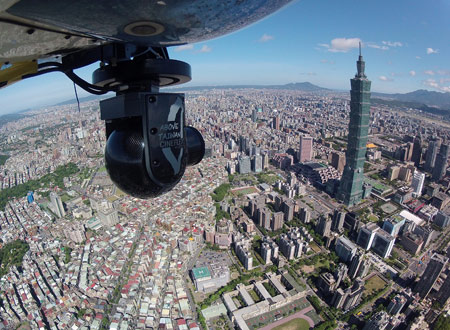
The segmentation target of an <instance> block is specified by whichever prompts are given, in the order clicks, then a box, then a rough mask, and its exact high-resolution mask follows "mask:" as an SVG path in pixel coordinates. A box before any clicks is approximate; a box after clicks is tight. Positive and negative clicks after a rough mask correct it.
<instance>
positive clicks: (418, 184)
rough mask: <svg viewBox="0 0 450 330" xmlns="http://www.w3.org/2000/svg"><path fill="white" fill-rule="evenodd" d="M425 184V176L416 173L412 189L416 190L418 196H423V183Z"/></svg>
mask: <svg viewBox="0 0 450 330" xmlns="http://www.w3.org/2000/svg"><path fill="white" fill-rule="evenodd" d="M424 182H425V174H424V173H420V172H417V171H416V172H414V175H413V179H412V183H411V187H412V188H413V189H414V191H413V192H414V194H416V196H421V195H422V189H423V183H424Z"/></svg>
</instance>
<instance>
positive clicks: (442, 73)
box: [436, 70, 450, 76]
mask: <svg viewBox="0 0 450 330" xmlns="http://www.w3.org/2000/svg"><path fill="white" fill-rule="evenodd" d="M436 73H437V74H438V75H440V76H450V71H449V70H437V71H436Z"/></svg>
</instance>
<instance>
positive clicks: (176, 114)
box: [100, 92, 205, 198]
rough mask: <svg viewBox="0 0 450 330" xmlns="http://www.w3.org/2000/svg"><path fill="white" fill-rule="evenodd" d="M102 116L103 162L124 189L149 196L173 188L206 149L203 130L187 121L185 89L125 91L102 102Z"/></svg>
mask: <svg viewBox="0 0 450 330" xmlns="http://www.w3.org/2000/svg"><path fill="white" fill-rule="evenodd" d="M100 110H101V119H103V120H105V121H106V132H107V143H106V148H105V165H106V169H107V171H108V173H109V175H110V177H111V180H112V181H113V182H114V183H115V184H116V185H117V186H118V187H119V188H120V189H122V190H123V191H125V192H126V193H128V194H130V195H132V196H135V197H139V198H150V197H156V196H159V195H161V194H163V193H165V192H167V191H169V190H171V189H172V188H173V187H174V186H175V185H176V184H177V183H178V182H179V181H180V180H181V178H182V176H183V174H184V171H185V169H186V166H190V165H195V164H198V163H199V162H200V161H201V160H202V158H203V156H204V153H205V142H204V140H203V137H202V135H201V134H200V133H199V132H198V131H197V130H196V129H195V128H193V127H189V126H185V122H186V121H185V105H184V94H171V93H145V92H143V93H139V92H134V93H126V94H122V95H118V96H116V97H113V98H111V99H107V100H103V101H101V102H100Z"/></svg>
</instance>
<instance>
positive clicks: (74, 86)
mask: <svg viewBox="0 0 450 330" xmlns="http://www.w3.org/2000/svg"><path fill="white" fill-rule="evenodd" d="M73 89H74V91H75V98H76V99H77V104H78V112H81V109H80V100H79V99H78V93H77V85H76V84H75V83H73Z"/></svg>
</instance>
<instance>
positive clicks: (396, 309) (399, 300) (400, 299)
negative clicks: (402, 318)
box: [387, 294, 408, 315]
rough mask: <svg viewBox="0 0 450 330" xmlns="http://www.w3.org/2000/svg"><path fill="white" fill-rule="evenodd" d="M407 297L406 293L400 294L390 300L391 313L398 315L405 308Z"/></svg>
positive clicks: (388, 309) (389, 309)
mask: <svg viewBox="0 0 450 330" xmlns="http://www.w3.org/2000/svg"><path fill="white" fill-rule="evenodd" d="M407 301H408V300H407V299H406V297H405V296H404V295H402V294H398V295H396V296H395V297H394V298H392V299H391V301H390V302H389V305H388V308H387V311H388V313H390V314H393V315H397V314H398V313H400V311H401V310H402V309H403V307H404V306H405V305H406V303H407Z"/></svg>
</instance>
